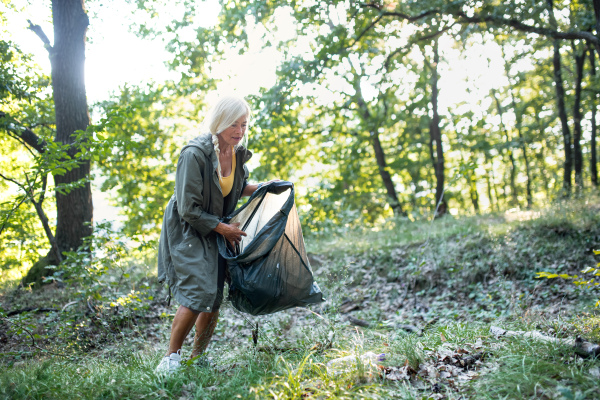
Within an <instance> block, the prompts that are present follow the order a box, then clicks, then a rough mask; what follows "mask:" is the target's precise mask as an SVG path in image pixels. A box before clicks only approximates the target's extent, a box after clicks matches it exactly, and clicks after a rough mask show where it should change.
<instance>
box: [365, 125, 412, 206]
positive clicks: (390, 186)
mask: <svg viewBox="0 0 600 400" xmlns="http://www.w3.org/2000/svg"><path fill="white" fill-rule="evenodd" d="M370 135H371V144H372V145H373V151H374V152H375V159H376V160H377V167H378V168H379V175H381V179H382V180H383V184H384V186H385V190H386V191H387V195H388V198H389V204H390V207H392V210H394V215H396V216H403V217H405V216H406V212H404V210H403V209H402V206H401V205H400V201H399V200H398V195H397V194H396V188H395V187H394V182H393V181H392V176H391V175H390V173H389V171H388V166H387V163H386V161H385V152H384V150H383V147H381V141H380V140H379V133H377V131H375V130H372V131H371V132H370Z"/></svg>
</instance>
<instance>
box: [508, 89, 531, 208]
mask: <svg viewBox="0 0 600 400" xmlns="http://www.w3.org/2000/svg"><path fill="white" fill-rule="evenodd" d="M510 95H511V97H512V104H513V110H514V112H515V116H516V118H517V121H516V122H517V134H518V135H519V142H520V145H521V151H522V152H523V162H524V163H525V174H526V176H527V182H526V187H525V190H526V196H527V208H531V207H533V194H532V192H531V167H530V166H529V154H528V152H527V143H525V138H524V137H523V113H522V112H521V111H520V110H518V109H517V102H516V100H515V96H514V94H513V93H512V91H511V94H510Z"/></svg>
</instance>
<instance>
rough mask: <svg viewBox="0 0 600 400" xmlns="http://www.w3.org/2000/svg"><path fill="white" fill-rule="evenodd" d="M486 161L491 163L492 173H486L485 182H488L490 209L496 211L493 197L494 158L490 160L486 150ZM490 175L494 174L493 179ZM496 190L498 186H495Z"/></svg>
mask: <svg viewBox="0 0 600 400" xmlns="http://www.w3.org/2000/svg"><path fill="white" fill-rule="evenodd" d="M485 163H486V165H488V164H489V165H490V173H489V174H485V182H486V183H487V195H488V198H489V199H490V211H492V212H493V211H494V198H493V197H492V182H493V179H495V178H494V159H493V158H492V159H491V160H490V158H489V155H488V153H487V152H485ZM490 175H492V180H490ZM494 192H496V188H495V187H494ZM496 202H498V193H496Z"/></svg>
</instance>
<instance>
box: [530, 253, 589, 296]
mask: <svg viewBox="0 0 600 400" xmlns="http://www.w3.org/2000/svg"><path fill="white" fill-rule="evenodd" d="M594 254H595V255H598V254H600V250H594ZM581 273H582V274H592V276H593V277H595V276H600V263H598V264H596V268H592V267H587V268H586V269H584V270H583V271H581ZM536 274H537V278H546V279H554V278H561V279H565V280H572V281H573V284H575V285H577V286H580V287H586V288H588V289H590V288H596V287H598V286H600V282H597V281H596V278H593V277H592V278H590V279H582V278H580V277H579V275H569V274H554V273H551V272H536ZM595 307H600V299H598V301H596V304H595Z"/></svg>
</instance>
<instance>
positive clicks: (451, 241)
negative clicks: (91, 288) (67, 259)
mask: <svg viewBox="0 0 600 400" xmlns="http://www.w3.org/2000/svg"><path fill="white" fill-rule="evenodd" d="M597 210H598V208H597V207H596V206H594V205H593V204H585V203H583V202H582V203H576V204H572V205H559V206H557V207H554V208H551V209H548V210H539V211H536V212H534V213H529V214H526V215H525V216H524V219H523V218H521V219H523V220H519V218H520V217H519V218H514V217H515V215H512V216H502V215H491V216H479V217H470V218H465V219H451V218H444V219H441V220H439V221H434V222H433V223H431V222H416V223H410V224H409V223H406V222H402V221H392V222H390V225H389V226H387V227H386V228H385V229H382V230H381V231H379V232H364V231H363V232H359V231H354V232H347V233H346V234H345V235H344V236H343V237H342V236H340V237H337V238H334V239H332V240H329V241H327V242H320V243H317V244H314V243H313V244H312V245H311V246H312V247H310V250H311V253H312V254H311V257H312V259H313V260H314V261H313V266H314V268H315V275H316V277H317V280H318V282H319V284H320V285H321V286H322V288H323V289H324V291H325V293H326V297H327V298H328V301H327V302H326V303H324V304H323V305H321V306H319V307H315V308H313V311H314V312H315V313H311V312H308V311H306V310H302V309H297V310H290V311H286V312H281V313H277V314H274V315H271V316H267V317H261V318H251V320H252V324H254V322H255V321H257V322H260V327H261V334H260V335H259V342H258V346H257V347H255V346H254V345H253V344H252V340H251V334H250V330H251V328H252V327H251V326H250V324H247V323H246V321H245V320H244V318H242V317H240V315H239V314H238V313H235V312H233V311H232V310H231V309H229V308H228V307H225V309H224V310H223V312H222V316H221V322H220V324H219V325H218V327H217V331H216V333H215V339H216V340H215V341H214V342H213V344H211V347H210V348H209V352H210V355H211V356H212V357H214V359H215V363H216V367H204V368H200V367H194V366H187V367H184V368H183V369H182V370H181V371H180V372H178V373H176V374H174V375H173V376H171V377H169V378H167V379H164V378H160V377H157V376H156V375H155V374H154V368H155V366H156V365H157V363H158V361H159V359H160V357H161V356H162V353H163V352H164V346H165V344H166V340H167V337H166V335H167V334H168V327H169V325H170V321H171V318H172V314H173V311H174V306H171V307H165V306H164V304H163V303H162V302H160V301H158V300H144V302H146V303H147V304H145V305H146V306H147V307H146V308H140V309H136V310H133V308H132V309H131V310H130V309H126V307H124V308H122V309H115V308H114V307H113V308H111V307H104V305H103V304H102V303H101V301H100V300H98V301H96V303H94V304H95V305H96V306H97V308H95V309H94V310H95V314H92V313H91V312H90V308H89V305H87V304H86V302H79V303H77V304H75V305H73V306H70V307H69V308H67V309H66V310H65V311H63V312H48V313H42V314H40V313H33V312H30V313H23V314H20V315H18V316H13V317H11V318H10V320H11V321H12V322H13V323H18V324H21V325H22V326H23V327H26V328H27V329H29V330H30V331H31V333H35V334H37V335H38V336H39V338H38V339H36V341H37V343H38V344H39V346H40V347H43V348H47V349H51V350H55V351H60V352H62V353H66V354H67V356H68V357H67V358H64V357H57V356H52V355H49V354H48V353H44V352H43V351H40V350H39V349H35V348H33V347H31V346H30V343H31V340H30V338H29V337H28V335H27V333H26V332H24V331H22V332H20V333H19V332H18V329H17V328H15V327H14V326H13V327H12V328H10V329H8V328H7V327H8V326H9V324H8V323H6V322H5V323H4V324H3V325H1V326H0V346H1V347H0V348H1V350H2V354H1V355H0V364H1V365H0V367H1V368H2V372H0V398H2V399H4V398H6V399H20V398H27V399H42V398H43V399H71V398H73V399H75V398H77V399H80V398H81V399H107V398H115V399H117V398H118V399H142V398H177V399H180V398H182V399H186V398H198V399H205V398H206V399H234V398H248V399H264V398H274V399H300V398H310V399H329V398H335V399H362V398H365V399H367V398H368V399H372V398H381V399H389V398H399V399H419V400H420V399H480V398H489V399H502V398H506V399H523V398H540V399H594V398H600V390H599V387H600V386H599V385H598V384H597V381H598V378H599V377H600V361H599V360H596V359H593V358H582V357H580V356H578V355H576V354H575V352H574V351H573V349H571V348H568V347H565V346H563V345H557V344H549V343H544V342H539V341H536V340H533V339H528V338H523V337H512V338H511V337H500V338H496V337H494V336H492V335H491V334H490V330H489V328H490V326H491V325H497V326H501V327H503V328H505V329H513V330H528V331H530V330H537V331H540V332H542V333H544V334H546V335H549V336H554V337H559V338H566V337H569V338H572V337H575V336H577V335H580V336H583V337H585V338H587V339H588V340H592V341H595V342H600V313H599V312H598V311H597V310H596V309H594V308H591V307H590V306H589V305H590V304H593V303H594V300H595V299H596V294H595V293H594V292H590V291H586V290H582V289H579V288H576V287H575V286H573V285H571V284H570V283H569V282H566V281H564V280H539V279H535V272H538V271H542V270H547V271H552V272H555V271H560V272H561V273H562V272H567V273H574V272H575V273H577V272H578V271H579V270H581V269H583V268H584V267H586V266H594V265H595V264H596V263H597V262H598V260H597V259H596V258H595V257H594V255H593V253H592V251H591V250H592V249H594V248H598V247H600V217H599V216H598V212H597ZM307 241H308V242H309V243H310V240H309V238H307ZM131 276H132V277H135V276H136V274H135V271H132V273H131ZM141 276H142V278H140V279H142V280H143V281H144V282H145V284H148V282H149V280H150V278H149V276H148V274H147V272H145V273H144V274H142V275H141ZM130 279H131V280H133V279H135V278H130ZM131 285H132V286H135V287H136V288H139V287H140V285H139V282H137V281H136V282H133V281H132V283H131ZM119 290H121V289H119ZM147 292H148V293H150V292H151V294H152V296H150V295H145V296H146V297H143V296H142V298H143V299H152V298H156V299H158V298H162V297H164V292H163V289H161V288H159V287H157V286H156V285H154V286H152V285H150V286H149V287H148V289H147ZM71 293H74V292H71V291H70V288H69V287H67V288H66V289H57V288H48V289H45V290H44V291H41V292H29V291H14V290H13V289H10V288H8V287H7V286H4V289H3V292H2V294H1V295H0V304H2V308H4V309H5V311H8V309H15V308H25V307H32V306H37V307H40V306H51V307H53V308H56V309H61V308H62V307H63V306H64V305H65V304H67V303H68V302H70V301H71V299H72V297H71ZM138 306H139V304H138ZM348 315H352V316H353V317H355V318H359V319H361V320H363V321H365V322H366V323H369V324H370V327H369V328H360V327H356V326H352V325H351V324H349V323H348V321H347V317H348ZM405 324H410V325H413V326H415V327H417V328H419V329H420V330H421V333H420V334H416V333H408V332H406V331H404V330H403V329H401V328H400V326H401V325H405ZM2 330H4V333H2ZM187 349H189V343H188V347H187ZM366 352H373V353H375V354H382V353H384V354H385V355H386V359H385V361H378V362H376V363H368V362H367V363H363V362H362V361H359V359H358V358H354V356H359V355H361V354H365V353H366ZM347 356H351V358H352V359H353V360H355V361H353V362H350V363H349V364H346V365H345V366H341V367H331V366H330V367H328V366H327V364H328V363H329V362H330V361H332V360H335V359H338V358H340V357H347Z"/></svg>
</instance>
